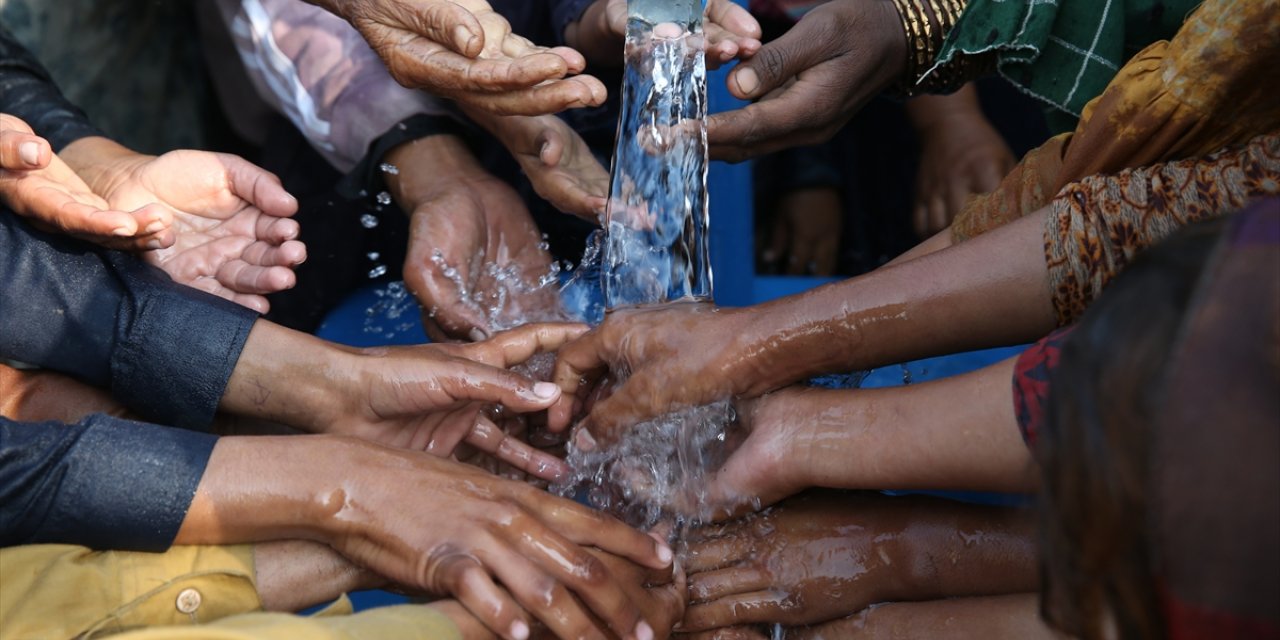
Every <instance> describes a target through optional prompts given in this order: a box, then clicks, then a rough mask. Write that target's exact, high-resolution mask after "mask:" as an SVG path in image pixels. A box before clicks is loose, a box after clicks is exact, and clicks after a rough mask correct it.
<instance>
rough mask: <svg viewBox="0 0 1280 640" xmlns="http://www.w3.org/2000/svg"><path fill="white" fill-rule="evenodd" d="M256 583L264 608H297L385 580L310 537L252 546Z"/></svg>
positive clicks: (283, 609) (375, 585) (286, 609)
mask: <svg viewBox="0 0 1280 640" xmlns="http://www.w3.org/2000/svg"><path fill="white" fill-rule="evenodd" d="M253 565H254V566H253V569H254V583H255V586H256V587H257V589H258V597H259V598H261V600H262V608H263V609H265V610H267V611H286V612H294V611H298V610H300V609H304V608H306V607H310V606H312V605H317V604H321V603H324V602H330V601H332V600H334V599H336V598H337V597H338V596H341V595H342V594H344V593H349V592H352V591H359V590H362V589H374V588H377V587H379V586H382V584H383V583H384V582H385V581H384V580H383V579H381V578H380V577H378V576H377V575H376V574H373V573H371V572H369V571H366V570H364V569H361V568H360V567H357V566H356V565H354V564H351V562H350V561H348V560H347V559H346V558H343V557H342V555H341V554H339V553H338V552H337V551H334V550H333V549H331V548H329V547H328V546H326V545H323V544H320V543H318V542H311V541H307V540H286V541H283V542H265V543H262V544H258V545H254V547H253Z"/></svg>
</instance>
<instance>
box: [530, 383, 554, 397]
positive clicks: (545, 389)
mask: <svg viewBox="0 0 1280 640" xmlns="http://www.w3.org/2000/svg"><path fill="white" fill-rule="evenodd" d="M557 393H560V387H557V386H556V384H555V383H554V382H539V383H538V384H535V385H533V395H535V396H538V397H539V398H554V397H556V394H557Z"/></svg>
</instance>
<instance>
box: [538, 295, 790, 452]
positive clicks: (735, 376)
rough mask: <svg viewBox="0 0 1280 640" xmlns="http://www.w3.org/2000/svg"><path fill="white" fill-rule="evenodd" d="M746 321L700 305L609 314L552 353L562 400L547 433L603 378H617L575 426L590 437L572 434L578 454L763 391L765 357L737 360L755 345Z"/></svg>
mask: <svg viewBox="0 0 1280 640" xmlns="http://www.w3.org/2000/svg"><path fill="white" fill-rule="evenodd" d="M752 319H753V317H752V316H751V315H750V314H749V313H748V312H745V311H740V310H734V309H728V308H717V307H715V306H712V305H709V304H700V303H699V304H694V303H677V304H670V305H654V306H650V307H640V308H635V309H625V310H618V311H614V312H612V313H610V314H609V315H608V316H607V317H606V318H605V321H604V322H603V323H602V324H601V325H600V326H598V327H596V328H595V329H593V330H591V331H590V332H589V333H587V334H586V335H584V336H583V337H581V338H579V339H578V340H575V341H574V342H571V343H569V344H567V345H565V346H564V347H563V348H561V349H560V352H559V356H558V358H557V361H556V370H555V376H554V378H553V380H554V381H555V383H556V384H557V385H559V386H560V388H561V389H563V391H564V395H563V397H562V398H561V399H560V401H559V402H557V403H556V405H555V406H554V407H552V409H551V411H550V412H549V413H548V420H547V423H548V427H549V428H550V429H551V430H552V431H556V432H560V431H563V430H564V429H566V428H567V427H568V426H569V423H570V422H571V420H572V419H573V418H574V417H575V416H577V415H578V414H579V413H581V412H582V410H583V409H585V408H587V406H586V401H587V398H588V396H589V395H590V394H592V392H593V391H594V387H595V386H596V385H597V384H607V383H605V382H602V380H604V379H606V373H609V372H612V373H613V374H614V375H616V376H619V377H621V378H624V380H623V382H622V383H621V385H620V386H618V388H616V389H613V390H612V395H609V396H608V397H606V398H604V399H602V400H599V401H598V402H596V403H595V404H594V406H592V407H590V408H589V412H588V413H587V415H586V417H585V418H584V419H583V421H582V422H581V426H583V427H585V429H586V432H589V434H590V436H591V438H586V437H585V436H584V435H583V433H585V432H580V433H579V436H578V446H579V447H580V448H583V449H590V448H593V447H594V446H595V445H597V444H599V445H608V444H611V443H613V442H615V441H616V440H617V439H618V438H619V437H620V436H621V435H622V432H623V431H624V430H625V429H626V428H628V427H630V426H631V425H634V424H637V423H639V422H643V421H644V420H646V419H648V418H653V417H656V416H659V415H662V414H664V413H668V412H670V411H674V410H677V409H683V408H686V407H691V406H697V405H702V404H708V403H710V402H712V401H715V400H720V399H724V398H729V397H731V396H734V395H738V394H742V393H748V392H763V391H764V390H767V389H769V388H771V387H772V385H773V378H772V374H773V373H774V371H773V370H772V369H771V368H770V367H769V366H768V365H767V364H766V362H765V360H766V359H765V358H763V357H757V358H754V359H749V358H746V357H745V355H746V354H747V353H748V352H749V351H750V350H751V348H752V346H753V345H754V344H755V343H754V342H753V341H752V335H751V334H752V332H751V331H749V328H750V327H751V324H750V321H751V320H752ZM757 390H759V391H757Z"/></svg>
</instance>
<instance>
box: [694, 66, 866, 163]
mask: <svg viewBox="0 0 1280 640" xmlns="http://www.w3.org/2000/svg"><path fill="white" fill-rule="evenodd" d="M813 88H814V87H813V86H811V85H802V84H800V83H797V84H796V85H795V87H793V89H792V90H788V91H787V92H785V93H783V94H781V95H779V96H777V97H776V98H770V99H768V100H761V101H760V102H756V103H753V104H749V105H747V106H745V107H743V108H741V109H735V110H733V111H724V112H721V113H717V114H714V115H712V116H710V117H709V118H707V145H708V146H709V147H710V153H711V158H712V159H713V160H724V161H726V162H741V161H743V160H746V159H749V158H753V157H756V156H761V155H765V154H768V153H772V152H774V151H778V150H780V149H785V148H788V147H793V146H801V145H805V144H814V143H817V142H821V141H823V140H825V139H826V137H828V135H829V133H830V132H832V131H835V130H838V129H839V128H840V127H842V126H844V123H845V122H846V121H848V119H849V118H850V117H852V113H851V112H850V113H840V112H839V111H838V107H837V106H836V105H835V103H834V102H832V101H829V100H815V96H814V94H813V91H812V89H813ZM824 123H825V124H824Z"/></svg>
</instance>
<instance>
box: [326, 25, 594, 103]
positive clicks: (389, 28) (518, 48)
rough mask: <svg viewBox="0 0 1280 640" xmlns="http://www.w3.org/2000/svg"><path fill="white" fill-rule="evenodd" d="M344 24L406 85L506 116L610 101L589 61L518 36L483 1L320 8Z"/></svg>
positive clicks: (569, 51)
mask: <svg viewBox="0 0 1280 640" xmlns="http://www.w3.org/2000/svg"><path fill="white" fill-rule="evenodd" d="M313 2H314V3H315V4H318V5H321V6H324V7H326V8H327V9H329V10H330V11H333V12H334V13H336V14H338V15H340V16H343V17H344V18H346V19H347V20H348V21H349V22H351V24H352V25H353V26H354V27H355V28H356V29H357V30H358V31H359V32H360V34H361V35H362V36H364V38H365V40H367V41H368V42H369V45H370V46H371V47H372V48H373V50H374V51H375V52H377V53H378V55H379V56H380V57H381V58H382V60H383V61H384V62H385V63H386V64H387V69H388V70H389V71H390V72H391V75H392V77H394V78H395V79H396V81H397V82H399V83H400V84H402V85H404V86H406V87H410V88H418V89H425V90H427V91H430V92H431V93H434V94H436V95H439V96H443V97H446V98H451V99H453V100H456V101H457V102H459V103H461V104H465V105H468V106H471V107H475V108H478V109H484V110H486V111H491V112H494V113H500V114H507V115H510V114H520V115H541V114H547V113H555V112H557V111H562V110H564V109H570V108H575V107H584V106H595V105H599V104H602V103H603V102H604V100H605V95H606V91H605V87H604V85H603V84H601V83H600V81H599V80H597V79H595V78H593V77H591V76H585V75H578V76H574V75H573V74H577V73H580V72H581V71H582V70H583V68H584V67H585V66H586V60H585V59H584V58H583V57H582V54H580V53H578V52H577V51H574V50H573V49H569V48H567V47H555V48H547V47H540V46H537V45H534V44H533V43H532V42H530V41H529V40H527V39H525V38H523V37H521V36H519V35H516V34H514V33H512V32H511V25H510V23H508V22H507V20H506V19H505V18H503V17H502V15H500V14H499V13H497V12H496V11H494V10H493V8H492V7H490V6H489V3H487V2H484V1H483V0H313Z"/></svg>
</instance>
